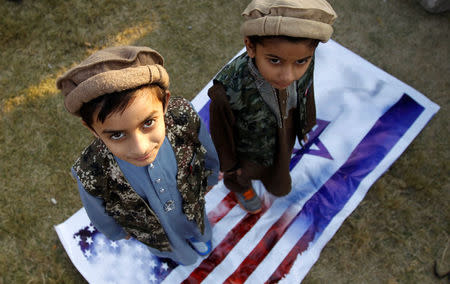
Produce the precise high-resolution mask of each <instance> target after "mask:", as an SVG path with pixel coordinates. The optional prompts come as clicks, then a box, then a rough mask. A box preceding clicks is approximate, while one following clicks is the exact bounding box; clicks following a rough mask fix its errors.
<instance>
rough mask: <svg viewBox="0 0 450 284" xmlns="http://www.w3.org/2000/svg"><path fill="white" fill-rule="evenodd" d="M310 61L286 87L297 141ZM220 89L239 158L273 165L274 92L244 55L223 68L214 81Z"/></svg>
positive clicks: (279, 119) (311, 70)
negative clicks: (230, 115)
mask: <svg viewBox="0 0 450 284" xmlns="http://www.w3.org/2000/svg"><path fill="white" fill-rule="evenodd" d="M313 73H314V58H313V59H312V61H311V63H310V65H309V67H308V69H307V71H306V73H305V74H304V75H303V76H302V77H301V78H300V79H299V80H297V81H295V82H294V83H292V84H291V85H290V86H289V87H288V88H287V90H286V91H287V92H288V94H289V97H288V104H287V105H288V107H290V108H291V107H294V108H295V109H296V111H295V115H296V116H298V118H296V119H298V121H299V125H300V127H299V129H298V131H297V136H298V137H299V140H301V139H302V138H303V136H304V135H305V134H306V111H307V109H306V96H307V93H308V90H309V88H310V87H312V84H313ZM214 80H215V81H218V82H220V83H221V84H222V85H223V86H224V87H225V91H226V94H227V97H228V100H229V103H230V107H231V109H232V110H233V114H234V116H235V118H236V150H237V152H238V154H239V156H240V157H242V158H244V159H248V160H252V161H255V162H257V163H260V164H262V165H264V166H270V165H272V164H273V161H274V156H275V151H276V139H277V138H276V137H277V127H280V128H281V127H282V126H283V125H282V122H283V117H281V113H280V108H279V104H278V99H277V93H276V92H277V91H276V90H275V89H274V88H273V87H272V86H271V85H270V84H269V83H268V82H267V81H265V80H264V78H263V77H262V76H261V74H260V73H259V72H258V70H257V69H256V67H255V65H254V64H253V61H252V60H251V59H250V58H249V56H248V55H247V54H246V53H244V54H242V55H240V56H239V57H237V58H236V59H235V60H233V61H232V62H231V63H230V64H228V65H227V66H225V67H224V68H223V69H222V70H221V71H220V72H219V74H218V75H217V76H216V77H215V78H214Z"/></svg>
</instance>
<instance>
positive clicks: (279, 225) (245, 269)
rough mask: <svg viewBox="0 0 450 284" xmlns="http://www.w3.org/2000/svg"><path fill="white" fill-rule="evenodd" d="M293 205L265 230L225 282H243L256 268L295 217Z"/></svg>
mask: <svg viewBox="0 0 450 284" xmlns="http://www.w3.org/2000/svg"><path fill="white" fill-rule="evenodd" d="M295 207H296V206H291V207H289V208H288V209H287V210H286V212H284V214H283V215H282V216H281V217H280V219H278V221H277V222H275V223H274V224H273V225H272V226H271V227H270V229H269V230H268V231H267V232H266V234H265V235H264V237H263V238H262V239H261V241H260V242H259V243H258V244H257V245H256V247H255V248H254V249H253V250H252V251H251V252H250V253H249V254H248V255H247V257H246V258H245V259H244V261H242V263H241V264H240V265H239V267H238V268H237V269H236V270H235V271H234V272H233V274H231V275H230V277H228V279H227V280H226V281H225V283H240V282H244V281H245V280H246V279H247V278H248V276H249V275H250V274H252V273H253V271H254V270H255V269H256V267H257V266H258V265H259V264H260V263H261V261H262V260H263V259H264V258H265V257H266V256H267V254H268V253H269V251H270V250H271V249H272V248H273V247H274V246H275V244H276V243H277V242H278V240H279V239H280V238H281V236H282V235H283V234H284V233H285V232H286V229H287V228H288V227H289V225H290V224H291V223H292V220H293V219H294V218H295V217H296V213H295Z"/></svg>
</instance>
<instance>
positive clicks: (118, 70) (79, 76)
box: [56, 46, 169, 116]
mask: <svg viewBox="0 0 450 284" xmlns="http://www.w3.org/2000/svg"><path fill="white" fill-rule="evenodd" d="M163 64H164V59H163V57H162V56H161V55H160V54H159V53H158V52H157V51H155V50H153V49H151V48H149V47H144V46H117V47H110V48H106V49H103V50H99V51H97V52H95V53H94V54H92V55H91V56H89V57H88V58H87V59H86V60H84V61H83V62H81V63H80V64H79V65H78V66H76V67H74V68H72V69H70V70H69V71H67V72H66V74H64V75H63V76H62V77H59V78H58V80H57V81H56V86H57V87H58V89H60V90H61V91H62V94H63V95H64V105H65V107H66V109H67V111H69V112H70V113H71V114H74V115H77V116H79V115H80V114H79V111H80V108H81V106H82V105H83V104H84V103H87V102H89V101H91V100H93V99H95V98H97V97H99V96H102V95H104V94H110V93H114V92H120V91H124V90H128V89H133V88H136V87H139V86H142V85H146V84H157V85H159V86H160V87H161V88H163V89H164V90H166V89H167V88H168V87H169V75H168V74H167V71H166V69H165V68H164V67H163Z"/></svg>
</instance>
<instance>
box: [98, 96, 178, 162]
mask: <svg viewBox="0 0 450 284" xmlns="http://www.w3.org/2000/svg"><path fill="white" fill-rule="evenodd" d="M153 92H154V91H152V90H149V89H148V88H143V89H140V90H138V91H137V92H136V95H135V98H134V100H133V101H132V102H131V103H130V105H129V106H127V107H126V109H125V110H124V112H123V113H121V112H116V113H112V114H111V115H109V116H108V117H107V118H106V120H105V121H104V123H101V122H99V121H97V119H94V122H93V124H92V129H91V130H93V133H94V135H95V136H97V137H98V138H100V139H101V140H102V141H103V143H105V145H106V146H107V147H108V149H109V150H110V151H111V152H112V153H113V154H114V155H115V156H117V157H118V158H119V159H121V160H124V161H127V162H129V163H130V164H133V165H135V166H138V167H142V166H146V165H148V164H150V163H152V162H153V161H154V160H155V158H156V155H157V154H158V151H159V149H160V148H161V145H162V143H163V141H164V137H165V135H166V132H165V123H164V109H163V104H162V103H161V102H160V101H159V100H158V98H157V97H156V94H154V93H153ZM169 96H170V95H169V94H167V97H166V100H167V102H168V100H169ZM166 105H167V103H166ZM97 114H98V112H96V113H94V118H96V117H97Z"/></svg>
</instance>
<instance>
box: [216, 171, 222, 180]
mask: <svg viewBox="0 0 450 284" xmlns="http://www.w3.org/2000/svg"><path fill="white" fill-rule="evenodd" d="M222 179H223V172H219V176H218V177H217V180H219V181H220V180H222Z"/></svg>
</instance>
